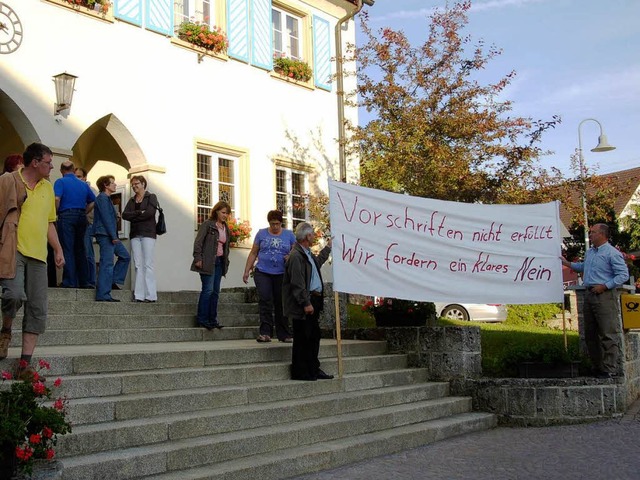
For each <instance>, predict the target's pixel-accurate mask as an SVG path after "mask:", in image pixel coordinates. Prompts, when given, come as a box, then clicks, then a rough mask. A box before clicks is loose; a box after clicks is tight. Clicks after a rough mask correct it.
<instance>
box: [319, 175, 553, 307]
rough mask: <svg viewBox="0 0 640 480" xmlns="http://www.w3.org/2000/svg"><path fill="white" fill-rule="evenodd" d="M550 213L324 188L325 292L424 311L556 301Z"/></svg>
mask: <svg viewBox="0 0 640 480" xmlns="http://www.w3.org/2000/svg"><path fill="white" fill-rule="evenodd" d="M558 206H559V204H558V202H550V203H545V204H536V205H482V204H468V203H458V202H447V201H443V200H434V199H428V198H419V197H411V196H408V195H401V194H394V193H390V192H385V191H382V190H374V189H370V188H364V187H359V186H355V185H349V184H346V183H340V182H335V181H330V182H329V208H330V212H331V213H330V216H331V231H332V233H331V234H332V236H333V278H334V289H335V290H336V291H339V292H346V293H358V294H363V295H375V296H382V297H394V298H403V299H409V300H422V301H434V302H456V303H511V304H528V303H550V302H562V301H563V298H564V296H563V295H564V294H563V289H562V264H561V262H560V255H561V237H560V227H559V225H560V220H559V213H558Z"/></svg>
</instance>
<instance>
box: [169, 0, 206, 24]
mask: <svg viewBox="0 0 640 480" xmlns="http://www.w3.org/2000/svg"><path fill="white" fill-rule="evenodd" d="M213 2H214V0H174V2H173V24H174V28H175V29H176V31H177V30H178V28H180V25H181V24H182V23H183V22H194V23H195V22H197V23H200V24H205V25H207V26H209V27H212V26H213V25H215V23H214V21H215V18H214V16H215V14H214V11H213V7H212V5H211V4H212V3H213Z"/></svg>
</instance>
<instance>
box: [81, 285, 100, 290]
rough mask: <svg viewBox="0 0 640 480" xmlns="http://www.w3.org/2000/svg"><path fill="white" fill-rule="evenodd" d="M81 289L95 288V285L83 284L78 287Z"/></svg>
mask: <svg viewBox="0 0 640 480" xmlns="http://www.w3.org/2000/svg"><path fill="white" fill-rule="evenodd" d="M80 288H81V289H82V290H95V289H96V286H95V285H84V286H82V287H80Z"/></svg>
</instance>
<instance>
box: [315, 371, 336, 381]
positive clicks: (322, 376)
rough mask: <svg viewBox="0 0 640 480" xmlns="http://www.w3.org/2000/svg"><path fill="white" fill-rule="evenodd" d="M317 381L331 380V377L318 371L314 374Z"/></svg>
mask: <svg viewBox="0 0 640 480" xmlns="http://www.w3.org/2000/svg"><path fill="white" fill-rule="evenodd" d="M316 376H317V377H318V380H331V379H332V378H333V375H329V374H328V373H324V372H323V371H322V370H320V369H318V373H317V374H316Z"/></svg>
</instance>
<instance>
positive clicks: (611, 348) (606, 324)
mask: <svg viewBox="0 0 640 480" xmlns="http://www.w3.org/2000/svg"><path fill="white" fill-rule="evenodd" d="M589 241H590V242H591V245H592V247H591V248H590V249H589V250H588V251H587V253H586V254H585V256H584V257H585V258H584V262H569V261H567V260H566V259H564V258H563V259H562V264H563V265H565V266H567V267H570V268H571V269H572V270H575V271H576V272H582V279H583V284H584V287H585V289H586V291H585V294H584V302H583V316H584V338H585V342H586V344H587V349H588V350H589V357H590V358H591V362H592V363H593V366H594V368H595V369H596V377H598V378H612V377H614V376H616V375H617V373H618V371H619V365H618V363H619V361H620V339H621V332H622V331H621V328H620V298H619V296H618V293H617V292H616V288H618V287H620V286H622V284H623V283H624V282H626V281H627V280H628V279H629V269H628V268H627V264H626V263H625V261H624V257H623V255H622V253H621V252H620V251H619V250H617V249H616V248H615V247H614V246H613V245H611V244H610V243H609V227H608V226H607V225H605V224H604V223H598V224H596V225H593V226H592V227H591V228H590V229H589Z"/></svg>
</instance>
